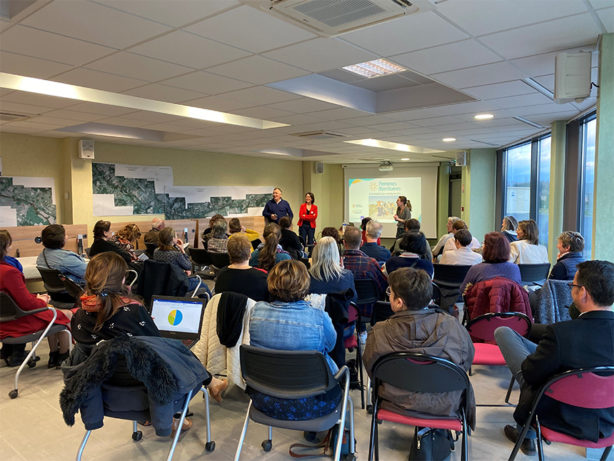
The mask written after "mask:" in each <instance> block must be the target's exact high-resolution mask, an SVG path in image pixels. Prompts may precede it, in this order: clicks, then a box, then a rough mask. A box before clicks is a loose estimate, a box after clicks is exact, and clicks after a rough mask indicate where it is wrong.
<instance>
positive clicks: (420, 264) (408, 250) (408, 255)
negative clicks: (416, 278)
mask: <svg viewBox="0 0 614 461" xmlns="http://www.w3.org/2000/svg"><path fill="white" fill-rule="evenodd" d="M427 246H428V244H427V243H426V237H424V234H423V233H422V232H417V233H407V234H405V237H403V240H401V251H402V252H401V254H400V255H398V256H393V257H391V258H390V259H389V260H388V262H387V263H386V264H385V265H384V271H385V272H386V273H387V274H391V273H392V272H394V271H396V270H397V269H399V268H401V267H413V268H414V269H422V270H423V271H425V272H426V273H427V274H429V276H430V277H433V263H432V262H431V261H429V260H428V259H427V258H428V256H427V253H426V247H427Z"/></svg>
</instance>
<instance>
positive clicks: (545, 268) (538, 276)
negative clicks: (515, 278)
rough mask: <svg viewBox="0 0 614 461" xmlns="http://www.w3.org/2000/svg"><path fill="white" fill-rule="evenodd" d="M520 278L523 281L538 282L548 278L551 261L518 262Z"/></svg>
mask: <svg viewBox="0 0 614 461" xmlns="http://www.w3.org/2000/svg"><path fill="white" fill-rule="evenodd" d="M518 269H520V280H522V281H523V282H537V281H539V280H545V279H547V278H548V272H550V263H544V264H518Z"/></svg>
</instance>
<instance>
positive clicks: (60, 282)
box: [36, 266, 78, 309]
mask: <svg viewBox="0 0 614 461" xmlns="http://www.w3.org/2000/svg"><path fill="white" fill-rule="evenodd" d="M36 268H37V269H38V272H39V273H40V274H41V278H42V279H43V285H44V286H45V290H46V291H47V293H48V294H49V297H50V298H51V300H50V304H51V305H52V306H54V307H57V308H58V309H72V308H73V307H75V305H76V304H77V299H78V297H75V296H72V295H71V294H70V293H69V292H68V291H67V289H66V284H65V283H64V279H65V278H67V277H66V276H64V275H63V274H62V273H61V272H60V271H58V270H55V269H49V268H47V267H40V266H36Z"/></svg>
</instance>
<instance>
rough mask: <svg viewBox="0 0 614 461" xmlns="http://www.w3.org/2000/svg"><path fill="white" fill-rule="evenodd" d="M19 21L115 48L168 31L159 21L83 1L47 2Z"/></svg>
mask: <svg viewBox="0 0 614 461" xmlns="http://www.w3.org/2000/svg"><path fill="white" fill-rule="evenodd" d="M22 24H24V25H26V26H31V27H34V28H37V29H40V30H45V31H48V32H55V33H57V34H62V35H65V36H68V37H73V38H77V39H79V40H84V41H87V42H90V43H97V44H99V45H103V46H109V47H112V48H116V49H122V48H126V47H128V46H130V45H133V44H135V43H138V42H141V41H143V40H147V39H149V38H152V37H155V36H156V35H159V34H162V33H164V32H168V31H169V30H171V29H170V28H169V27H167V26H163V25H162V24H159V23H155V22H153V21H149V20H147V19H142V18H139V17H136V16H133V15H130V14H126V13H122V12H120V11H118V10H115V9H113V8H107V7H105V6H102V5H98V4H96V3H92V2H84V1H78V2H75V1H56V2H51V3H49V4H47V5H46V6H44V7H43V8H41V9H39V10H38V11H36V12H34V13H33V14H31V15H30V16H28V17H27V18H25V19H24V20H23V21H22ZM110 25H112V30H110V29H109V26H110Z"/></svg>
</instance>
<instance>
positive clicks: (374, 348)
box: [363, 268, 475, 427]
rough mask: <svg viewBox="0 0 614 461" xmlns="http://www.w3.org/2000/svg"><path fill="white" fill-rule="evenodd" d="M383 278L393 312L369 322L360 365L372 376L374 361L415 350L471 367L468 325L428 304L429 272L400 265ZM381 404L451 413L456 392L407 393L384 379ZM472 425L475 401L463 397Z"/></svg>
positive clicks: (457, 398)
mask: <svg viewBox="0 0 614 461" xmlns="http://www.w3.org/2000/svg"><path fill="white" fill-rule="evenodd" d="M388 281H389V283H390V287H389V299H390V307H391V309H392V310H393V311H394V315H393V316H392V317H390V318H389V319H387V320H384V321H381V322H378V323H377V324H375V325H374V326H373V328H372V329H371V331H370V332H369V335H368V337H367V345H366V347H365V352H364V355H363V361H364V364H365V368H366V370H367V373H368V374H369V376H370V377H372V370H373V366H374V365H375V363H376V362H377V360H378V359H379V358H380V357H382V356H384V355H387V354H390V353H392V352H419V353H423V354H427V355H431V356H435V357H439V358H443V359H447V360H450V361H451V362H453V363H455V364H456V365H458V366H460V367H461V368H462V369H464V370H466V371H467V370H469V368H471V362H472V361H473V355H474V352H475V351H474V347H473V343H472V342H471V338H470V337H469V334H468V333H467V330H466V329H465V328H464V327H463V326H462V325H461V324H460V323H459V321H458V320H457V319H456V318H455V317H453V316H451V315H449V314H447V313H444V312H443V311H441V310H439V309H435V308H429V303H430V301H431V297H432V286H431V279H430V277H429V276H428V275H427V274H426V273H425V272H424V271H422V270H416V269H412V268H400V269H397V270H396V271H394V272H393V273H392V274H390V276H389V278H388ZM379 396H380V398H382V399H384V402H383V403H382V405H381V406H382V407H383V408H389V409H390V410H393V411H395V412H399V413H408V412H418V413H420V414H422V415H434V416H442V415H449V416H456V411H457V409H458V407H459V402H460V398H461V395H460V391H454V392H449V393H445V394H441V395H440V394H425V393H411V392H406V391H402V390H400V389H397V388H394V387H391V386H389V385H386V384H384V385H383V386H382V387H381V388H380V394H379ZM468 398H469V399H470V404H471V414H469V415H467V419H468V421H469V424H470V425H471V426H472V427H473V426H474V424H475V401H474V398H473V394H472V393H471V395H470V396H468Z"/></svg>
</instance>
